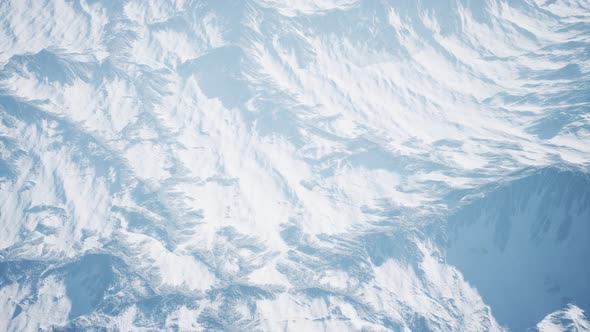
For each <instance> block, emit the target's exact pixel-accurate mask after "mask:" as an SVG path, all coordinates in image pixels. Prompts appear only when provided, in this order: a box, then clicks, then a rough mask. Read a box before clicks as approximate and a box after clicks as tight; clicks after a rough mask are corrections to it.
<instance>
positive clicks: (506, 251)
mask: <svg viewBox="0 0 590 332" xmlns="http://www.w3.org/2000/svg"><path fill="white" fill-rule="evenodd" d="M589 221H590V178H589V177H588V176H587V175H585V174H581V173H576V172H568V171H560V170H555V169H544V170H542V171H540V172H538V173H534V174H532V175H527V176H526V177H524V178H522V179H519V180H516V181H513V182H510V183H508V184H504V185H501V186H500V187H498V188H494V189H492V190H490V191H489V192H488V193H487V195H486V196H485V197H484V198H480V199H475V200H474V201H473V202H470V203H469V204H467V205H466V206H465V207H463V208H461V209H459V211H458V212H457V213H455V214H454V215H452V216H451V217H450V218H449V227H450V229H451V231H450V233H449V234H450V237H451V239H450V241H449V249H448V251H447V253H448V261H449V263H451V264H454V265H455V266H457V267H458V268H459V269H460V270H461V272H462V273H463V275H464V276H465V279H466V280H467V281H468V282H469V283H471V284H472V285H473V286H474V287H476V288H477V289H478V290H479V293H480V294H481V296H482V298H483V299H484V301H485V302H486V303H488V304H489V305H490V306H491V307H492V310H493V312H494V316H495V317H496V318H497V319H498V321H499V322H500V323H503V324H507V325H508V326H510V327H514V328H515V330H525V329H526V328H527V327H531V326H533V325H535V323H537V322H539V321H541V320H542V319H543V317H544V316H546V315H547V313H548V312H553V311H556V310H558V309H560V308H561V307H562V306H564V305H567V304H568V303H575V304H576V305H577V306H578V307H579V308H582V309H583V310H586V311H587V310H589V309H590V284H589V283H588V280H590V267H589V266H588V264H587V263H586V261H587V259H588V257H589V255H590V246H589V245H588V243H589V241H590V222H589ZM515 308H519V309H515Z"/></svg>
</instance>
